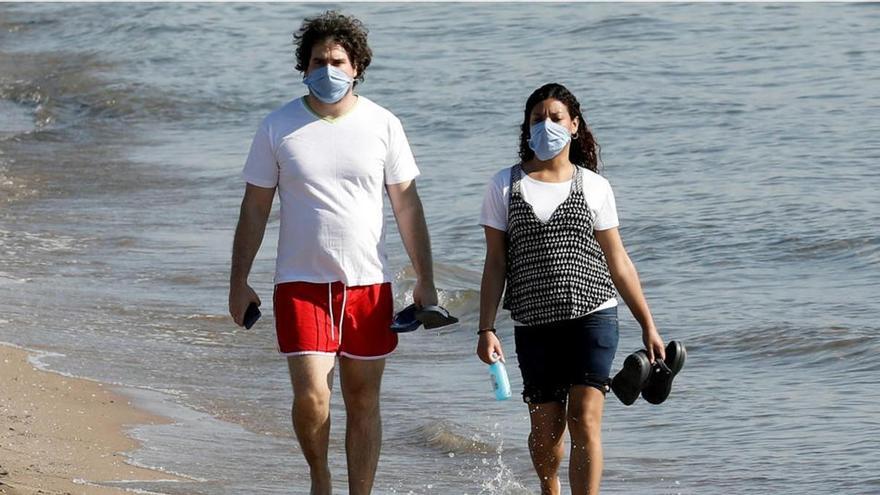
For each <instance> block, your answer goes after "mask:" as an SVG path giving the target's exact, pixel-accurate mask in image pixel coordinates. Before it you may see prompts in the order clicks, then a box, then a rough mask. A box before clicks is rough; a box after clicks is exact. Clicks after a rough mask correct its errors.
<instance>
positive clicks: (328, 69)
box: [303, 65, 354, 104]
mask: <svg viewBox="0 0 880 495" xmlns="http://www.w3.org/2000/svg"><path fill="white" fill-rule="evenodd" d="M353 81H354V79H352V78H351V77H350V76H349V75H348V74H346V73H345V71H343V70H342V69H339V68H336V67H333V66H332V65H325V66H323V67H319V68H317V69H314V70H312V72H311V73H310V74H309V75H308V76H306V77H304V78H303V84H305V85H306V86H308V87H309V91H311V92H312V94H313V95H315V98H317V99H319V100H321V101H322V102H324V103H328V104H329V103H336V102H337V101H339V100H341V99H342V97H343V96H345V95H346V94H347V93H348V90H349V88H351V83H352V82H353Z"/></svg>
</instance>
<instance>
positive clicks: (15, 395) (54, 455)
mask: <svg viewBox="0 0 880 495" xmlns="http://www.w3.org/2000/svg"><path fill="white" fill-rule="evenodd" d="M31 355H32V354H31ZM28 356H29V353H28V352H27V351H24V350H22V349H17V348H12V347H7V346H2V345H0V376H2V377H3V379H2V382H3V386H2V387H0V425H2V429H0V494H5V495H29V494H37V493H42V494H51V495H62V494H65V495H66V494H77V495H80V494H81V495H112V494H120V493H129V492H126V491H125V490H124V489H121V488H110V487H103V486H98V484H99V483H102V482H107V481H115V482H120V481H130V480H148V481H156V480H169V479H175V477H173V476H170V475H168V474H165V473H161V472H159V471H154V470H150V469H143V468H139V467H135V466H132V465H130V464H127V463H126V452H129V451H131V450H133V449H136V448H137V447H138V443H137V442H136V441H135V440H133V439H132V438H130V437H128V436H126V433H125V432H126V429H127V428H128V427H129V426H131V425H141V424H158V423H162V422H165V421H167V420H164V419H163V418H160V417H158V416H154V415H151V414H149V413H146V412H143V411H141V410H139V409H137V408H135V407H133V406H132V404H131V402H130V401H129V400H128V399H127V398H126V397H125V396H123V395H120V394H119V393H117V392H115V391H114V390H113V389H112V387H109V386H106V385H104V384H101V383H98V382H93V381H89V380H85V379H79V378H69V377H65V376H62V375H59V374H56V373H52V372H47V371H43V370H39V369H36V368H35V367H34V366H33V365H32V364H31V362H29V361H28Z"/></svg>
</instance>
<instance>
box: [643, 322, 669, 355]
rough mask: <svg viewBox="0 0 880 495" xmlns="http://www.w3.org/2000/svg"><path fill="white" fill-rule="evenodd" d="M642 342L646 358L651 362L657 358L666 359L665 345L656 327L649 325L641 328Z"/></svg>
mask: <svg viewBox="0 0 880 495" xmlns="http://www.w3.org/2000/svg"><path fill="white" fill-rule="evenodd" d="M642 342H644V344H645V350H646V351H647V352H648V360H650V361H651V362H652V363H653V362H654V360H655V359H657V358H659V359H662V360H664V361H665V360H666V346H665V345H664V344H663V339H662V338H661V337H660V333H659V332H657V329H656V328H654V327H651V328H648V329H646V330H642Z"/></svg>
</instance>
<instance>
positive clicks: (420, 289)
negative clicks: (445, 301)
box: [413, 280, 438, 308]
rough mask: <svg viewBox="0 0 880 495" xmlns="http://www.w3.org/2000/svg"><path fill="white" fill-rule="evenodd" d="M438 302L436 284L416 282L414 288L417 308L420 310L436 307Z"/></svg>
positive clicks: (414, 300)
mask: <svg viewBox="0 0 880 495" xmlns="http://www.w3.org/2000/svg"><path fill="white" fill-rule="evenodd" d="M437 301H438V299H437V289H436V288H435V287H434V284H433V283H424V282H422V281H421V280H416V286H415V287H413V302H414V303H416V306H418V307H420V308H424V307H425V306H435V305H437Z"/></svg>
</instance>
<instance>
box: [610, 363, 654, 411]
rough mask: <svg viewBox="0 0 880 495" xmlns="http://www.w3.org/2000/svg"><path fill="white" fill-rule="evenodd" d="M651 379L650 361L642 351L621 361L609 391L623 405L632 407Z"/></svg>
mask: <svg viewBox="0 0 880 495" xmlns="http://www.w3.org/2000/svg"><path fill="white" fill-rule="evenodd" d="M650 377H651V361H648V353H647V352H645V350H644V349H642V350H640V351H636V352H634V353H632V354H630V355H629V356H627V357H626V359H625V360H624V361H623V368H621V369H620V371H618V372H617V374H616V375H614V379H613V380H611V390H613V391H614V395H616V396H617V398H618V399H620V402H623V403H624V405H627V406H629V405H632V403H633V402H635V401H636V399H638V398H639V393H641V391H642V388H644V387H645V384H647V383H648V379H649V378H650Z"/></svg>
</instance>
